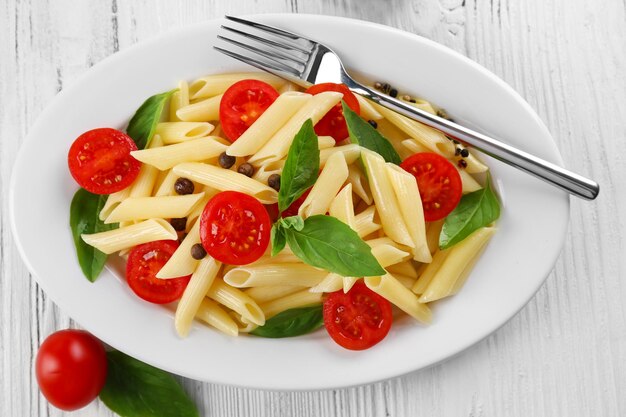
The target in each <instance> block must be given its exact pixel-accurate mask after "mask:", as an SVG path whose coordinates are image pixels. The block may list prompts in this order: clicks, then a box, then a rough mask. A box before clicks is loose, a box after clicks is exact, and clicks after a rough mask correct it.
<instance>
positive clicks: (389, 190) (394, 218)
mask: <svg viewBox="0 0 626 417" xmlns="http://www.w3.org/2000/svg"><path fill="white" fill-rule="evenodd" d="M361 156H362V160H363V164H364V166H365V171H366V172H367V178H368V180H369V184H370V189H371V191H372V197H373V198H374V201H375V202H376V210H377V211H378V214H379V215H380V220H381V223H382V226H383V230H384V231H385V233H386V234H387V236H389V237H390V238H391V239H393V240H394V241H396V242H398V243H401V244H403V245H406V246H410V247H414V246H415V243H414V242H413V239H411V236H410V235H409V231H408V230H407V226H406V224H405V222H404V219H403V217H402V213H401V211H400V207H399V205H398V200H397V199H396V196H395V195H394V192H393V187H392V185H391V181H389V177H388V175H387V172H386V167H385V160H384V159H383V158H382V157H381V156H380V155H378V154H376V153H374V152H371V151H368V150H365V149H362V151H361Z"/></svg>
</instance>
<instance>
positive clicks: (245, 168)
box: [237, 162, 254, 177]
mask: <svg viewBox="0 0 626 417" xmlns="http://www.w3.org/2000/svg"><path fill="white" fill-rule="evenodd" d="M237 172H238V173H240V174H243V175H245V176H246V177H251V176H252V175H253V174H254V167H253V166H252V165H250V164H249V163H247V162H245V163H243V164H241V165H239V168H237Z"/></svg>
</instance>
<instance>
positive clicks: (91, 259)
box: [70, 188, 118, 282]
mask: <svg viewBox="0 0 626 417" xmlns="http://www.w3.org/2000/svg"><path fill="white" fill-rule="evenodd" d="M107 198H108V195H97V194H92V193H90V192H89V191H87V190H84V189H82V188H81V189H79V190H78V191H76V194H74V198H72V203H71V204H70V228H71V229H72V237H73V238H74V247H75V248H76V255H77V256H78V263H79V264H80V269H82V271H83V274H85V277H87V279H88V280H89V281H91V282H94V281H95V280H96V278H98V275H100V272H102V269H103V268H104V264H105V262H106V260H107V255H106V254H105V253H103V252H101V251H99V250H98V249H96V248H94V247H93V246H89V245H88V244H87V243H85V242H84V241H83V239H82V238H81V235H82V234H92V233H98V232H104V231H107V230H112V229H117V227H118V224H117V223H112V224H104V222H103V221H102V220H100V218H99V217H98V216H99V214H100V211H101V210H102V207H103V206H104V203H106V201H107Z"/></svg>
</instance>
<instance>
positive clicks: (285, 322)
mask: <svg viewBox="0 0 626 417" xmlns="http://www.w3.org/2000/svg"><path fill="white" fill-rule="evenodd" d="M323 325H324V315H323V313H322V305H321V304H319V305H315V306H311V307H301V308H292V309H290V310H285V311H283V312H282V313H278V314H277V315H275V316H274V317H272V318H271V319H269V320H267V321H266V322H265V325H263V326H260V327H257V328H256V329H254V330H253V331H251V332H250V333H251V334H253V335H255V336H260V337H270V338H281V337H293V336H300V335H303V334H306V333H310V332H312V331H313V330H316V329H319V328H320V327H322V326H323Z"/></svg>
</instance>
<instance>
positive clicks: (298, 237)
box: [283, 215, 385, 277]
mask: <svg viewBox="0 0 626 417" xmlns="http://www.w3.org/2000/svg"><path fill="white" fill-rule="evenodd" d="M283 230H284V233H285V235H286V237H287V243H288V244H289V248H291V251H292V252H293V253H294V254H295V255H296V256H297V257H298V258H300V259H301V260H302V261H303V262H305V263H307V264H309V265H312V266H315V267H317V268H323V269H325V270H327V271H331V272H335V273H337V274H339V275H343V276H344V277H369V276H379V275H384V274H385V270H384V269H383V268H382V267H381V266H380V264H379V263H378V261H377V260H376V258H375V257H374V255H372V250H371V248H370V247H369V246H368V245H367V243H365V242H363V240H361V238H360V237H359V235H357V234H356V232H355V231H354V230H352V229H351V228H350V226H348V225H347V224H345V223H343V222H341V221H340V220H338V219H336V218H334V217H330V216H324V215H317V216H311V217H309V218H307V219H306V220H305V221H304V227H303V228H302V230H296V229H293V228H288V229H283Z"/></svg>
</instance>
